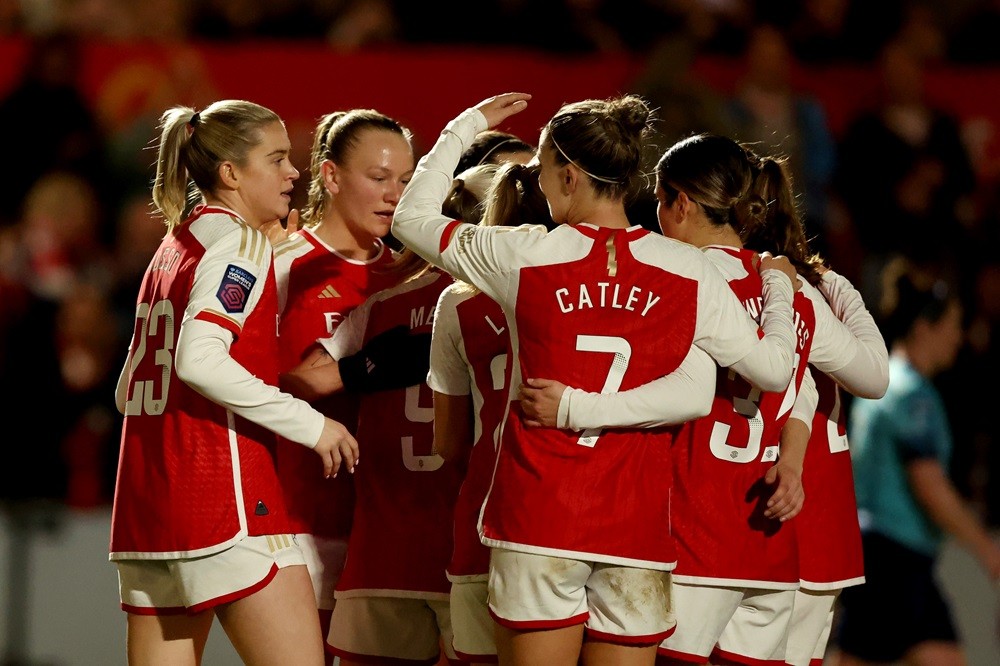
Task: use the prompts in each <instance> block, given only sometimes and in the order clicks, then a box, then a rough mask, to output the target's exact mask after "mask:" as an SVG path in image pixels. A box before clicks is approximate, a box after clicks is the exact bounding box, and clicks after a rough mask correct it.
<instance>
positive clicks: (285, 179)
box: [234, 121, 299, 226]
mask: <svg viewBox="0 0 1000 666" xmlns="http://www.w3.org/2000/svg"><path fill="white" fill-rule="evenodd" d="M261 137H262V140H261V142H260V143H259V144H257V145H256V146H254V147H253V148H252V149H251V150H250V152H249V154H248V155H247V159H246V162H245V163H244V164H243V165H240V166H234V169H235V170H236V172H237V173H238V174H239V194H240V197H241V199H242V201H243V202H244V205H245V206H246V208H247V210H245V211H240V212H241V213H242V214H244V215H246V216H247V218H246V221H247V223H248V224H250V225H253V226H259V225H261V224H264V223H266V222H270V221H272V220H276V219H280V218H284V217H286V216H287V215H288V209H289V206H290V205H291V202H292V188H293V187H294V183H295V180H296V179H297V178H298V177H299V171H298V169H296V168H295V167H294V166H292V163H291V161H289V159H288V154H289V151H290V150H291V147H292V146H291V142H289V140H288V133H287V132H286V131H285V126H284V125H283V124H282V123H281V122H278V121H275V122H273V123H271V124H269V125H266V126H265V127H264V128H263V129H262V130H261Z"/></svg>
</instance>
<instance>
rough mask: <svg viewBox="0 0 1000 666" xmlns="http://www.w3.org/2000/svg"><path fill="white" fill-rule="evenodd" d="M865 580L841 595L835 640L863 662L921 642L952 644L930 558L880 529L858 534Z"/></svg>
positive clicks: (894, 655) (892, 657) (898, 654)
mask: <svg viewBox="0 0 1000 666" xmlns="http://www.w3.org/2000/svg"><path fill="white" fill-rule="evenodd" d="M862 544H863V546H864V556H865V581H866V582H865V583H864V584H863V585H858V586H855V587H848V588H846V589H844V591H843V592H841V594H840V603H841V610H842V615H841V620H840V623H839V628H836V631H837V633H836V643H837V645H838V646H839V647H840V649H841V650H843V651H844V652H846V653H848V654H851V655H853V656H855V657H860V658H861V659H865V660H868V661H896V660H898V659H901V658H902V657H903V655H904V654H906V652H907V651H908V650H909V649H910V648H912V647H913V646H915V645H917V644H918V643H922V642H924V641H942V642H947V643H956V642H957V639H956V636H955V626H954V623H953V622H952V619H951V612H950V610H949V608H948V604H947V603H946V602H945V600H944V599H943V598H942V596H941V591H940V589H939V588H938V584H937V581H936V580H935V579H934V567H935V561H934V558H932V557H928V556H927V555H923V554H921V553H917V552H915V551H913V550H910V549H909V548H907V547H906V546H903V545H902V544H900V543H898V542H896V541H893V540H891V539H888V538H886V537H884V536H882V535H880V534H865V535H863V537H862Z"/></svg>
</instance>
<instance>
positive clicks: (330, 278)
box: [274, 228, 398, 539]
mask: <svg viewBox="0 0 1000 666" xmlns="http://www.w3.org/2000/svg"><path fill="white" fill-rule="evenodd" d="M379 247H380V249H379V251H378V253H377V254H376V255H375V256H374V257H373V258H372V259H369V260H365V261H361V260H356V259H350V258H348V257H346V256H344V255H342V254H339V253H338V252H337V251H336V250H334V249H333V248H331V247H330V246H329V245H327V244H326V243H324V242H323V241H322V240H321V239H320V238H319V237H318V236H317V235H316V233H315V232H314V231H312V230H311V229H309V228H305V229H301V230H300V231H298V232H296V233H295V234H293V235H292V236H290V237H289V238H288V239H287V240H285V241H284V242H282V243H280V244H279V245H278V246H276V247H275V249H274V269H275V276H276V278H277V285H278V303H279V307H280V315H281V316H280V324H279V329H278V331H279V334H280V338H281V344H280V346H279V351H280V369H281V371H286V370H288V369H290V368H292V367H294V366H295V365H296V364H297V363H298V362H299V361H300V360H301V359H302V357H303V356H304V355H305V353H306V352H307V350H308V349H309V348H310V347H312V345H313V344H314V343H315V342H316V340H317V339H319V338H323V337H326V336H328V335H330V334H331V333H333V331H334V329H336V327H337V326H338V325H339V324H340V322H341V321H343V319H344V317H346V316H347V315H348V314H349V313H350V312H351V310H353V309H354V308H355V307H357V306H358V305H360V304H361V303H363V302H364V300H365V299H366V298H368V297H369V296H370V295H372V294H374V293H375V292H377V291H380V290H382V289H386V288H388V287H391V286H392V285H394V284H396V282H397V281H398V277H397V276H396V275H395V274H393V273H391V272H389V271H387V270H386V269H387V268H388V266H389V265H390V264H391V263H392V261H393V253H392V252H391V251H390V249H389V248H388V247H386V246H385V245H384V244H382V243H381V241H380V242H379ZM358 401H359V397H358V396H356V395H351V394H348V393H338V394H335V395H332V396H330V397H328V398H324V399H322V400H318V401H316V402H315V403H314V404H313V406H314V407H316V409H318V410H319V411H321V412H322V413H323V414H324V415H326V416H328V417H330V418H331V419H333V420H335V421H339V422H340V423H343V424H344V425H345V426H346V427H347V428H348V429H349V430H350V431H351V432H354V430H355V428H356V426H357V419H358ZM278 474H279V476H280V477H281V480H282V484H283V485H284V488H285V501H286V503H287V505H288V511H289V514H290V515H291V518H292V521H293V527H294V531H295V532H296V533H308V534H313V535H316V536H321V537H327V538H338V539H346V538H347V536H348V534H350V530H351V516H352V514H353V511H354V483H353V477H352V476H351V475H350V474H338V475H337V478H335V479H326V478H323V464H322V461H321V460H320V459H319V457H318V456H317V455H316V454H315V453H313V452H312V451H310V450H308V449H306V448H305V447H303V446H300V445H298V444H296V443H294V442H287V441H284V440H283V439H281V438H280V437H279V443H278Z"/></svg>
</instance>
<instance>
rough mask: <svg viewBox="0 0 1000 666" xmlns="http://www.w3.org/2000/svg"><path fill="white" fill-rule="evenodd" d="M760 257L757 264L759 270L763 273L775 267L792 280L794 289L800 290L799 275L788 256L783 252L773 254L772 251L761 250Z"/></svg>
mask: <svg viewBox="0 0 1000 666" xmlns="http://www.w3.org/2000/svg"><path fill="white" fill-rule="evenodd" d="M758 256H759V257H760V259H759V264H758V266H757V272H758V273H761V274H763V272H764V271H766V270H769V269H771V268H774V269H776V270H779V271H781V272H782V273H784V274H785V277H787V278H788V279H789V280H791V281H792V290H793V291H798V290H799V287H800V286H801V285H800V284H799V276H798V274H797V273H796V272H795V266H793V265H792V262H791V261H789V259H788V257H786V256H785V255H783V254H779V255H776V256H775V255H772V254H771V253H770V252H761V253H760V255H758Z"/></svg>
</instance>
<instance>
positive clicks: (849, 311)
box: [817, 270, 889, 399]
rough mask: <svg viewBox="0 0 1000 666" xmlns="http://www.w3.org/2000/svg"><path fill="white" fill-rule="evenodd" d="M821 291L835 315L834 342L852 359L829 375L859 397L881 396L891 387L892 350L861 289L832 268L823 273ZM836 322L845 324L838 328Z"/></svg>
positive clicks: (832, 332) (830, 371) (875, 397)
mask: <svg viewBox="0 0 1000 666" xmlns="http://www.w3.org/2000/svg"><path fill="white" fill-rule="evenodd" d="M819 291H820V293H821V294H822V295H823V296H824V298H825V299H826V302H827V303H828V304H829V308H830V311H831V312H832V314H833V315H834V317H836V320H835V322H834V324H833V326H832V331H830V333H831V334H832V335H836V336H838V337H836V338H835V342H834V343H833V344H834V346H835V347H836V348H838V349H841V350H842V352H841V353H842V354H844V355H845V356H846V357H847V358H849V361H848V362H847V363H846V364H844V365H842V366H841V367H839V368H835V369H832V370H829V371H828V374H829V375H830V376H831V377H833V378H834V380H836V381H837V383H839V384H840V385H841V386H843V387H844V388H845V389H846V390H847V391H849V392H850V393H852V394H854V395H856V396H858V397H862V398H871V399H878V398H881V397H882V396H883V395H885V391H886V389H887V388H888V387H889V351H888V349H887V348H886V345H885V340H884V339H883V337H882V333H881V331H879V328H878V325H877V324H876V323H875V318H874V317H872V315H871V313H870V312H869V311H868V308H866V307H865V303H864V300H863V299H862V297H861V294H860V292H858V290H857V289H855V288H854V285H852V284H851V283H850V281H849V280H848V279H847V278H845V277H843V276H841V275H838V274H837V273H835V272H834V271H832V270H827V271H826V272H825V273H823V279H822V280H821V281H820V284H819ZM817 310H818V312H817V318H819V317H820V316H821V315H822V312H820V311H819V310H820V308H817ZM837 323H840V324H842V327H838V326H837V325H836V324H837ZM840 328H843V329H844V331H846V332H847V336H849V338H850V339H846V338H847V336H845V334H844V332H843V331H842V330H840Z"/></svg>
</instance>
